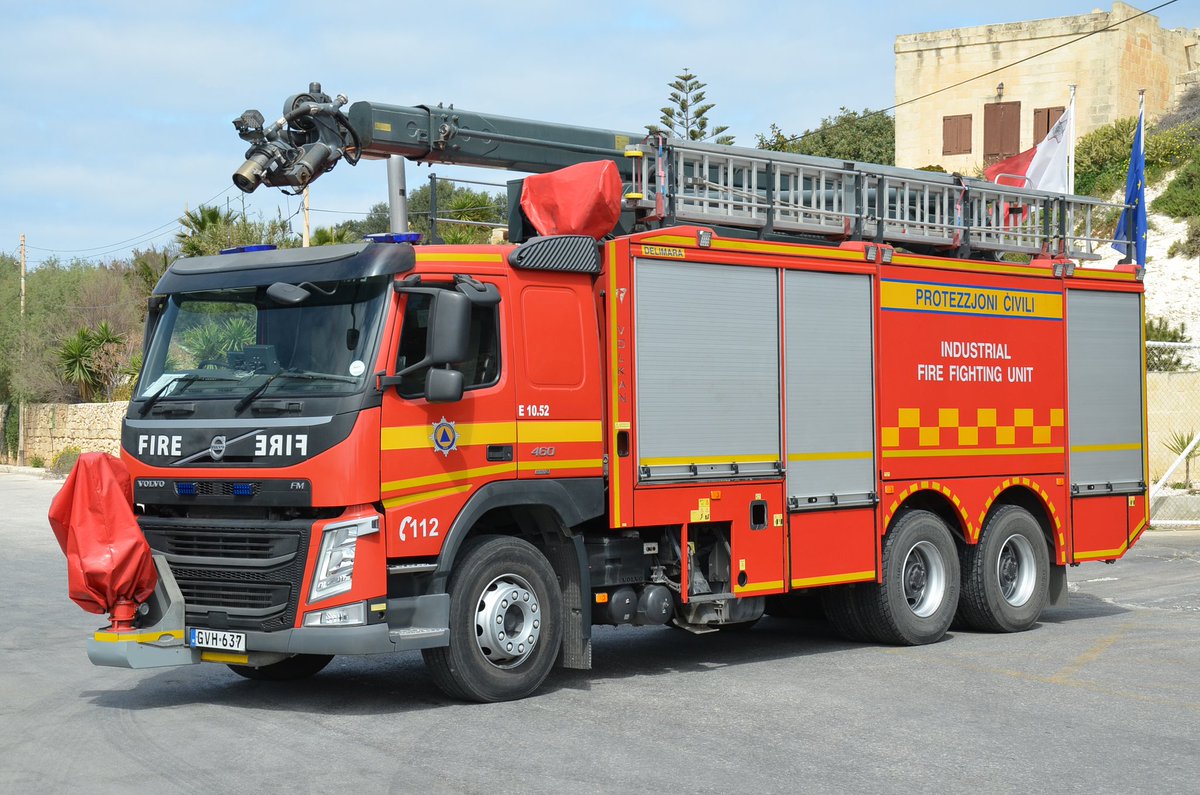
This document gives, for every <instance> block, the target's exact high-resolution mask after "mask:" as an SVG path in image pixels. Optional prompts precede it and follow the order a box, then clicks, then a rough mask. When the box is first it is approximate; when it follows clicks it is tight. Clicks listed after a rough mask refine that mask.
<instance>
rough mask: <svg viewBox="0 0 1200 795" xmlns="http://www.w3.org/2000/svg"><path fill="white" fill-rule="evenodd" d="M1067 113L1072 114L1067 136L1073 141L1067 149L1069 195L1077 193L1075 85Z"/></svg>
mask: <svg viewBox="0 0 1200 795" xmlns="http://www.w3.org/2000/svg"><path fill="white" fill-rule="evenodd" d="M1067 112H1068V113H1070V114H1071V124H1070V128H1069V129H1068V130H1067V136H1068V138H1069V140H1070V141H1071V145H1070V146H1069V147H1067V193H1074V192H1075V84H1074V83H1072V84H1071V101H1070V103H1069V104H1068V105H1067Z"/></svg>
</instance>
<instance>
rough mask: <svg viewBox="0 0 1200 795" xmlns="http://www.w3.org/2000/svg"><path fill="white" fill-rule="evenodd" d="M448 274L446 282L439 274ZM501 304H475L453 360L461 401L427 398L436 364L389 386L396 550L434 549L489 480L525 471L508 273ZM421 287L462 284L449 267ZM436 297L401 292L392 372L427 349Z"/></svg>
mask: <svg viewBox="0 0 1200 795" xmlns="http://www.w3.org/2000/svg"><path fill="white" fill-rule="evenodd" d="M442 278H444V279H445V280H444V281H439V279H442ZM478 280H479V281H480V282H483V283H485V284H493V285H495V286H496V287H497V288H498V289H499V292H500V295H501V300H500V302H499V303H498V304H495V305H492V306H486V305H481V304H474V305H472V307H471V319H470V331H469V338H468V350H467V355H466V357H465V358H464V359H463V360H461V361H458V362H454V363H452V364H451V365H450V367H451V368H452V369H455V370H458V371H459V372H460V373H462V375H463V394H462V398H461V399H460V400H457V401H454V402H448V403H431V402H429V401H428V400H426V398H425V393H424V392H425V378H426V373H427V371H428V368H427V367H422V368H419V369H417V370H415V371H414V372H412V373H409V374H407V375H405V376H403V377H401V378H400V379H399V382H398V383H397V384H395V385H394V386H388V387H386V388H385V389H384V392H383V397H382V408H381V421H380V425H381V427H380V481H381V483H380V492H381V496H382V498H383V505H384V508H385V510H386V516H387V550H388V556H389V557H409V556H429V555H436V554H438V552H439V551H440V550H441V546H442V542H443V540H444V539H445V536H446V533H447V532H448V531H449V529H450V525H451V523H452V522H453V521H454V518H455V517H456V516H457V515H458V513H459V511H460V510H461V508H462V506H463V505H464V504H465V503H466V502H467V500H468V499H470V497H471V495H472V494H473V493H474V492H475V491H477V490H478V489H479V488H481V487H482V486H484V485H485V484H487V483H489V482H492V481H496V480H508V479H511V478H513V477H515V475H516V470H517V463H516V460H515V453H514V448H515V446H516V441H517V432H516V423H515V422H514V421H513V405H514V397H513V385H512V384H513V381H512V378H511V377H510V375H509V371H510V370H511V367H512V365H511V356H510V355H509V351H510V350H511V337H512V334H511V330H510V329H511V319H510V313H509V306H508V303H509V302H508V301H506V300H505V298H504V296H505V295H506V290H507V285H506V284H505V281H506V280H505V278H504V277H503V276H486V277H485V276H480V277H478ZM421 286H422V287H424V288H428V287H437V288H440V289H447V290H453V289H455V287H454V284H453V282H452V281H451V277H450V276H445V277H441V276H438V275H428V276H426V277H425V279H424V280H423V281H422V285H421ZM431 304H432V298H431V297H430V296H429V295H427V294H423V293H407V294H406V293H403V292H402V293H401V294H400V295H399V297H398V307H397V312H396V313H395V315H394V316H395V317H396V325H397V327H398V328H399V334H398V335H394V340H395V341H394V343H393V352H392V354H391V355H390V357H389V358H390V361H389V364H388V368H387V375H395V374H396V373H398V372H400V371H402V370H404V369H405V368H406V367H408V366H410V365H412V364H414V363H417V362H420V361H421V359H422V358H424V355H425V350H426V344H427V340H428V336H429V320H430V315H431Z"/></svg>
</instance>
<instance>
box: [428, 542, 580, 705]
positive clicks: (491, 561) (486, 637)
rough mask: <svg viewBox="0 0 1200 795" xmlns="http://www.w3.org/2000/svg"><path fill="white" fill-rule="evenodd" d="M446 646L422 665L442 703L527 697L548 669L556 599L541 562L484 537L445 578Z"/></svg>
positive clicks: (550, 574) (535, 554)
mask: <svg viewBox="0 0 1200 795" xmlns="http://www.w3.org/2000/svg"><path fill="white" fill-rule="evenodd" d="M449 590H450V644H449V645H448V646H444V647H441V648H437V649H426V650H425V651H424V652H423V654H424V657H425V665H426V667H427V668H428V669H429V673H430V675H431V676H432V677H433V681H434V682H435V683H437V685H438V687H440V688H441V689H442V690H444V691H445V692H446V694H447V695H450V696H453V697H455V698H461V699H466V700H468V701H511V700H513V699H518V698H524V697H525V696H527V695H529V694H530V693H532V692H533V691H534V690H536V689H537V688H538V687H539V686H541V684H542V682H544V681H545V679H546V677H547V676H548V675H549V674H550V669H551V668H552V667H553V666H554V661H555V659H556V658H557V657H558V652H559V646H560V645H561V639H562V594H561V593H560V592H559V588H558V580H557V579H556V578H555V576H554V570H553V569H552V568H551V567H550V564H549V562H547V560H546V558H545V556H544V555H542V553H541V552H539V551H538V549H537V548H536V547H534V546H533V545H532V544H530V543H529V542H527V541H524V540H522V539H520V538H512V537H509V536H484V537H481V538H479V539H478V540H477V541H475V542H474V543H473V544H471V545H470V547H469V548H468V549H466V550H465V551H464V552H463V553H462V556H461V558H460V559H459V560H458V561H457V562H456V563H455V568H454V571H453V572H452V573H451V575H450V588H449Z"/></svg>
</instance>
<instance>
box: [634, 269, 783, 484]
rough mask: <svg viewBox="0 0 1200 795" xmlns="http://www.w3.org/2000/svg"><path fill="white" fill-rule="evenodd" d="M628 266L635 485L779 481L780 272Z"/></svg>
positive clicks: (769, 270) (771, 270)
mask: <svg viewBox="0 0 1200 795" xmlns="http://www.w3.org/2000/svg"><path fill="white" fill-rule="evenodd" d="M634 267H635V285H636V286H635V291H636V292H635V295H636V300H637V312H636V314H637V422H638V425H637V430H638V467H639V469H638V471H639V477H640V479H641V480H642V481H659V480H706V479H707V480H718V479H719V480H725V479H729V478H731V477H737V478H746V477H766V476H772V475H777V474H778V472H779V468H780V467H781V466H782V463H781V461H780V439H779V437H780V419H779V288H778V284H779V282H778V271H776V270H774V269H771V268H750V267H738V266H732V265H709V264H703V263H669V262H657V261H654V260H637V261H636V262H635V264H634Z"/></svg>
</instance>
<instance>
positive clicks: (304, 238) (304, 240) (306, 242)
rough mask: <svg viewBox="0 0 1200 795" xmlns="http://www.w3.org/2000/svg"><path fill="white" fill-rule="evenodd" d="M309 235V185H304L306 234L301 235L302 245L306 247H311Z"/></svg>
mask: <svg viewBox="0 0 1200 795" xmlns="http://www.w3.org/2000/svg"><path fill="white" fill-rule="evenodd" d="M309 240H310V238H309V236H308V186H307V185H305V186H304V234H303V235H302V236H301V239H300V245H301V246H303V247H304V248H308V247H309Z"/></svg>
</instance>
